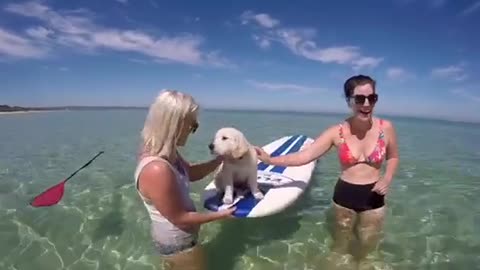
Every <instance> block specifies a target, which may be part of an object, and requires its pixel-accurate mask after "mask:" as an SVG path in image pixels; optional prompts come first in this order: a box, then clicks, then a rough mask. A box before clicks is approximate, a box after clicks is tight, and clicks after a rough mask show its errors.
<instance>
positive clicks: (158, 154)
mask: <svg viewBox="0 0 480 270" xmlns="http://www.w3.org/2000/svg"><path fill="white" fill-rule="evenodd" d="M197 114H198V105H197V103H196V102H195V100H194V99H193V98H192V97H191V96H190V95H187V94H185V93H181V92H179V91H174V90H163V91H161V92H160V94H159V95H158V96H157V98H156V99H155V101H154V103H153V104H152V105H151V106H150V109H149V112H148V115H147V117H146V120H145V125H144V127H143V130H142V133H141V135H142V142H143V143H142V153H141V155H140V159H139V162H138V165H137V168H136V171H135V182H136V188H137V190H138V194H139V195H140V198H141V199H142V200H143V204H144V205H145V207H146V209H147V211H148V214H149V215H150V218H151V236H152V239H153V242H154V244H155V247H156V250H157V252H158V253H159V254H160V255H162V256H164V258H165V259H166V262H167V263H168V265H169V266H170V267H171V268H170V269H185V270H187V269H204V268H205V266H204V260H203V256H202V252H201V250H200V247H199V246H198V245H197V239H198V231H199V229H200V226H201V225H202V224H204V223H207V222H211V221H215V220H219V219H224V218H228V217H230V216H231V214H232V212H233V211H234V208H231V209H228V210H225V211H219V212H211V213H198V212H197V211H196V210H195V206H194V203H193V201H192V199H191V198H190V196H189V183H190V182H193V181H197V180H200V179H202V178H204V177H205V176H207V175H208V174H209V173H211V172H212V171H213V170H215V168H217V166H218V165H220V162H221V160H220V159H214V160H211V161H208V162H205V163H202V164H197V165H190V164H189V163H188V162H186V161H185V160H184V159H183V158H182V157H181V156H180V154H179V152H178V151H177V147H181V146H184V145H185V144H186V142H187V140H188V137H189V135H190V134H191V133H193V132H195V130H196V129H197V128H198V122H197Z"/></svg>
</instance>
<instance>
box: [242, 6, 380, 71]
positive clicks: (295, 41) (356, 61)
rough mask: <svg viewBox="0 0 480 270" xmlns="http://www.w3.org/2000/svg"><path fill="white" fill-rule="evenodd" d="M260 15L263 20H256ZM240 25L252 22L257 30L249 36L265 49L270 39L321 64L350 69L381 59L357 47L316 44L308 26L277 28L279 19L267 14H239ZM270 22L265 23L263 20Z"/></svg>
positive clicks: (268, 45)
mask: <svg viewBox="0 0 480 270" xmlns="http://www.w3.org/2000/svg"><path fill="white" fill-rule="evenodd" d="M259 15H262V18H268V20H267V19H264V21H263V22H261V20H260V19H259ZM241 20H242V24H249V23H250V22H255V23H256V24H257V25H258V26H260V32H259V33H257V34H255V35H253V39H254V40H255V41H256V42H257V44H258V45H259V46H260V47H261V48H263V49H266V48H269V47H270V46H271V44H272V42H278V43H280V44H282V45H283V46H285V47H286V48H288V49H289V50H290V51H291V52H292V53H294V54H295V55H298V56H302V57H304V58H307V59H310V60H313V61H318V62H322V63H336V64H344V65H350V66H352V67H353V68H354V69H361V68H373V67H376V66H378V65H379V64H380V63H381V62H382V61H383V58H381V57H372V56H365V55H363V54H362V52H361V50H360V48H359V47H357V46H351V45H345V46H331V47H319V46H318V45H317V44H316V42H315V41H314V39H315V37H316V31H315V29H312V28H287V27H277V26H278V25H279V24H280V22H279V21H278V20H276V19H273V18H272V17H271V16H270V15H268V14H254V13H253V12H251V11H246V12H244V13H243V14H242V15H241ZM267 21H268V22H273V23H266V22H267Z"/></svg>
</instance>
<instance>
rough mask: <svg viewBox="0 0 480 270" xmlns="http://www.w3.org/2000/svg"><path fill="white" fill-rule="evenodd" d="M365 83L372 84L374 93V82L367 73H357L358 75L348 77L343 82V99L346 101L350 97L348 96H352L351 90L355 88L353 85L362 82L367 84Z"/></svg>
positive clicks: (361, 83) (355, 85)
mask: <svg viewBox="0 0 480 270" xmlns="http://www.w3.org/2000/svg"><path fill="white" fill-rule="evenodd" d="M367 83H368V84H370V85H371V86H372V88H373V92H374V93H375V85H376V82H375V80H374V79H372V78H371V77H369V76H367V75H362V74H359V75H355V76H352V77H350V78H348V79H347V80H346V81H345V83H344V84H343V91H344V94H345V99H346V100H347V102H348V100H349V99H350V97H352V95H353V90H354V89H355V87H357V86H359V85H364V84H367Z"/></svg>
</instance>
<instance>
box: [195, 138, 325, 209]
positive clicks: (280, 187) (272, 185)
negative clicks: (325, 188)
mask: <svg viewBox="0 0 480 270" xmlns="http://www.w3.org/2000/svg"><path fill="white" fill-rule="evenodd" d="M312 142H313V139H312V138H309V137H307V136H305V135H292V136H285V137H282V138H279V139H277V140H274V141H272V142H270V143H268V144H267V145H264V146H263V147H262V148H263V149H264V150H265V151H266V152H267V153H269V154H270V155H272V156H278V155H285V154H288V153H294V152H297V151H299V150H301V149H303V148H304V147H305V146H307V145H308V144H310V143H312ZM316 162H317V161H316V160H315V161H312V162H310V163H308V164H305V165H302V166H291V167H283V166H273V165H268V164H265V163H263V162H259V163H258V165H257V170H258V177H257V180H258V184H259V188H260V190H261V191H262V193H263V194H264V198H263V199H261V200H257V199H255V198H254V197H253V195H252V194H251V193H250V191H249V190H238V189H236V190H235V192H234V201H233V203H232V204H229V205H224V204H223V203H222V197H223V193H218V192H217V190H216V188H215V183H214V181H213V180H212V182H210V183H209V184H208V185H207V186H206V187H205V190H204V193H203V198H202V201H203V206H204V207H205V208H206V209H208V210H210V211H218V210H221V209H224V208H228V207H231V206H233V205H235V206H236V208H237V209H236V210H235V212H234V216H235V217H239V218H242V217H243V218H252V217H263V216H269V215H273V214H276V213H278V212H281V211H282V210H284V209H286V208H287V207H289V206H290V205H292V204H293V203H294V202H295V201H296V200H297V199H298V198H299V197H300V196H301V195H302V194H303V192H304V191H305V189H306V188H307V186H308V185H309V183H310V180H311V179H312V176H313V175H312V174H313V170H314V169H315V166H316Z"/></svg>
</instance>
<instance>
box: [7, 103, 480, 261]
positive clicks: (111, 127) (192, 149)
mask: <svg viewBox="0 0 480 270" xmlns="http://www.w3.org/2000/svg"><path fill="white" fill-rule="evenodd" d="M146 112H147V111H146V110H111V111H108V110H107V111H58V112H42V113H26V114H11V115H0V153H1V155H0V269H2V270H55V269H71V270H89V269H99V270H109V269H112V270H114V269H125V270H143V269H145V270H146V269H162V268H161V267H160V261H159V258H158V257H157V256H155V254H154V252H153V249H152V245H151V242H150V238H149V219H148V216H147V215H146V211H145V209H144V207H143V205H142V204H141V201H140V199H139V197H138V196H137V193H136V191H135V189H134V179H133V172H134V169H135V165H136V164H135V160H136V153H137V148H138V145H139V134H140V130H141V128H142V125H143V121H144V117H145V114H146ZM344 117H345V116H344V115H325V114H313V113H311V114H301V113H274V112H238V111H237V112H233V111H231V112H229V111H202V112H201V115H200V128H199V130H198V131H197V133H195V134H193V136H191V137H190V140H189V142H188V145H187V146H186V147H185V148H183V149H182V150H181V151H182V152H183V153H184V156H185V157H186V158H187V159H188V160H190V161H191V162H198V161H204V160H208V159H210V158H211V156H210V154H209V150H208V147H207V145H208V143H209V142H210V140H211V137H212V135H213V134H214V132H215V131H216V129H218V128H220V127H223V126H235V127H237V128H239V129H241V130H242V131H243V132H244V133H245V134H246V136H247V137H248V139H249V140H250V142H252V143H253V144H256V145H263V144H266V143H268V142H270V141H272V140H274V139H276V138H278V137H280V136H284V135H289V134H295V133H303V134H306V135H309V136H312V137H315V136H317V135H318V134H319V132H321V131H322V130H323V129H325V128H326V127H328V126H329V125H332V124H334V123H338V122H339V121H341V120H342V119H343V118H344ZM386 118H387V119H390V120H391V121H393V122H394V124H395V126H396V130H397V133H398V141H399V150H400V158H401V161H400V166H399V170H398V173H397V175H396V177H395V179H394V182H393V184H392V186H391V188H390V193H389V195H388V197H387V203H388V206H389V208H388V212H387V217H386V222H385V228H384V237H383V238H382V239H381V243H380V245H379V249H378V251H377V252H375V256H374V265H376V266H377V267H379V268H377V269H382V267H383V268H384V269H435V270H437V269H438V270H441V269H455V268H458V269H468V270H471V269H480V143H479V138H480V125H479V124H468V123H453V122H447V121H438V120H422V119H413V118H395V117H386ZM98 151H105V153H104V154H103V155H101V156H100V157H99V158H98V159H96V160H95V161H94V162H93V163H92V164H91V165H90V166H89V167H87V168H86V169H84V170H83V171H81V172H79V173H78V174H77V175H75V176H74V177H73V178H72V179H71V180H70V181H69V182H68V183H67V186H66V190H65V195H64V197H63V199H62V201H61V202H60V203H59V204H58V205H56V206H54V207H48V208H32V207H30V206H29V205H28V202H29V200H30V199H31V198H32V197H34V196H35V195H37V194H39V193H40V192H42V191H43V190H45V189H46V188H48V187H49V186H52V185H54V184H56V183H58V182H60V181H61V180H62V179H63V178H65V177H67V176H68V175H70V174H71V173H72V172H73V171H74V170H76V169H77V168H78V167H80V166H81V165H83V164H84V163H85V162H86V161H88V160H89V159H90V158H91V157H93V156H94V155H95V154H96V153H98ZM338 170H339V165H338V162H337V157H336V155H335V152H334V151H332V152H330V153H329V154H327V155H326V156H324V157H323V158H321V159H320V161H319V163H318V165H317V167H316V170H315V173H314V178H313V181H312V184H311V186H310V187H309V189H308V190H307V191H306V193H305V194H304V196H303V197H302V198H301V199H300V200H299V201H298V202H297V203H296V204H295V205H294V206H293V207H291V208H289V209H287V210H285V211H284V212H283V213H281V214H278V215H275V216H271V217H267V218H261V219H243V220H239V219H230V220H226V221H221V222H215V223H210V224H207V225H205V226H203V227H202V230H201V241H202V243H203V244H204V245H205V249H206V251H207V255H208V260H209V265H210V266H209V269H212V270H230V269H235V270H237V269H252V270H253V269H258V270H260V269H261V270H269V269H292V270H294V269H299V270H301V269H324V268H320V267H319V263H318V262H319V260H321V259H322V257H324V256H325V255H326V254H327V253H328V251H329V246H330V244H331V242H332V238H331V236H330V229H331V226H330V220H331V218H330V215H331V212H330V200H331V196H332V191H333V186H334V184H335V181H336V179H337V177H338ZM210 180H211V176H209V177H207V178H206V179H204V180H203V181H200V182H196V183H194V184H193V186H192V197H193V198H194V200H195V202H196V204H197V207H198V209H199V210H200V211H204V209H203V208H202V205H201V202H200V192H201V191H202V189H203V188H204V186H205V185H206V184H207V183H208V182H209V181H210Z"/></svg>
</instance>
